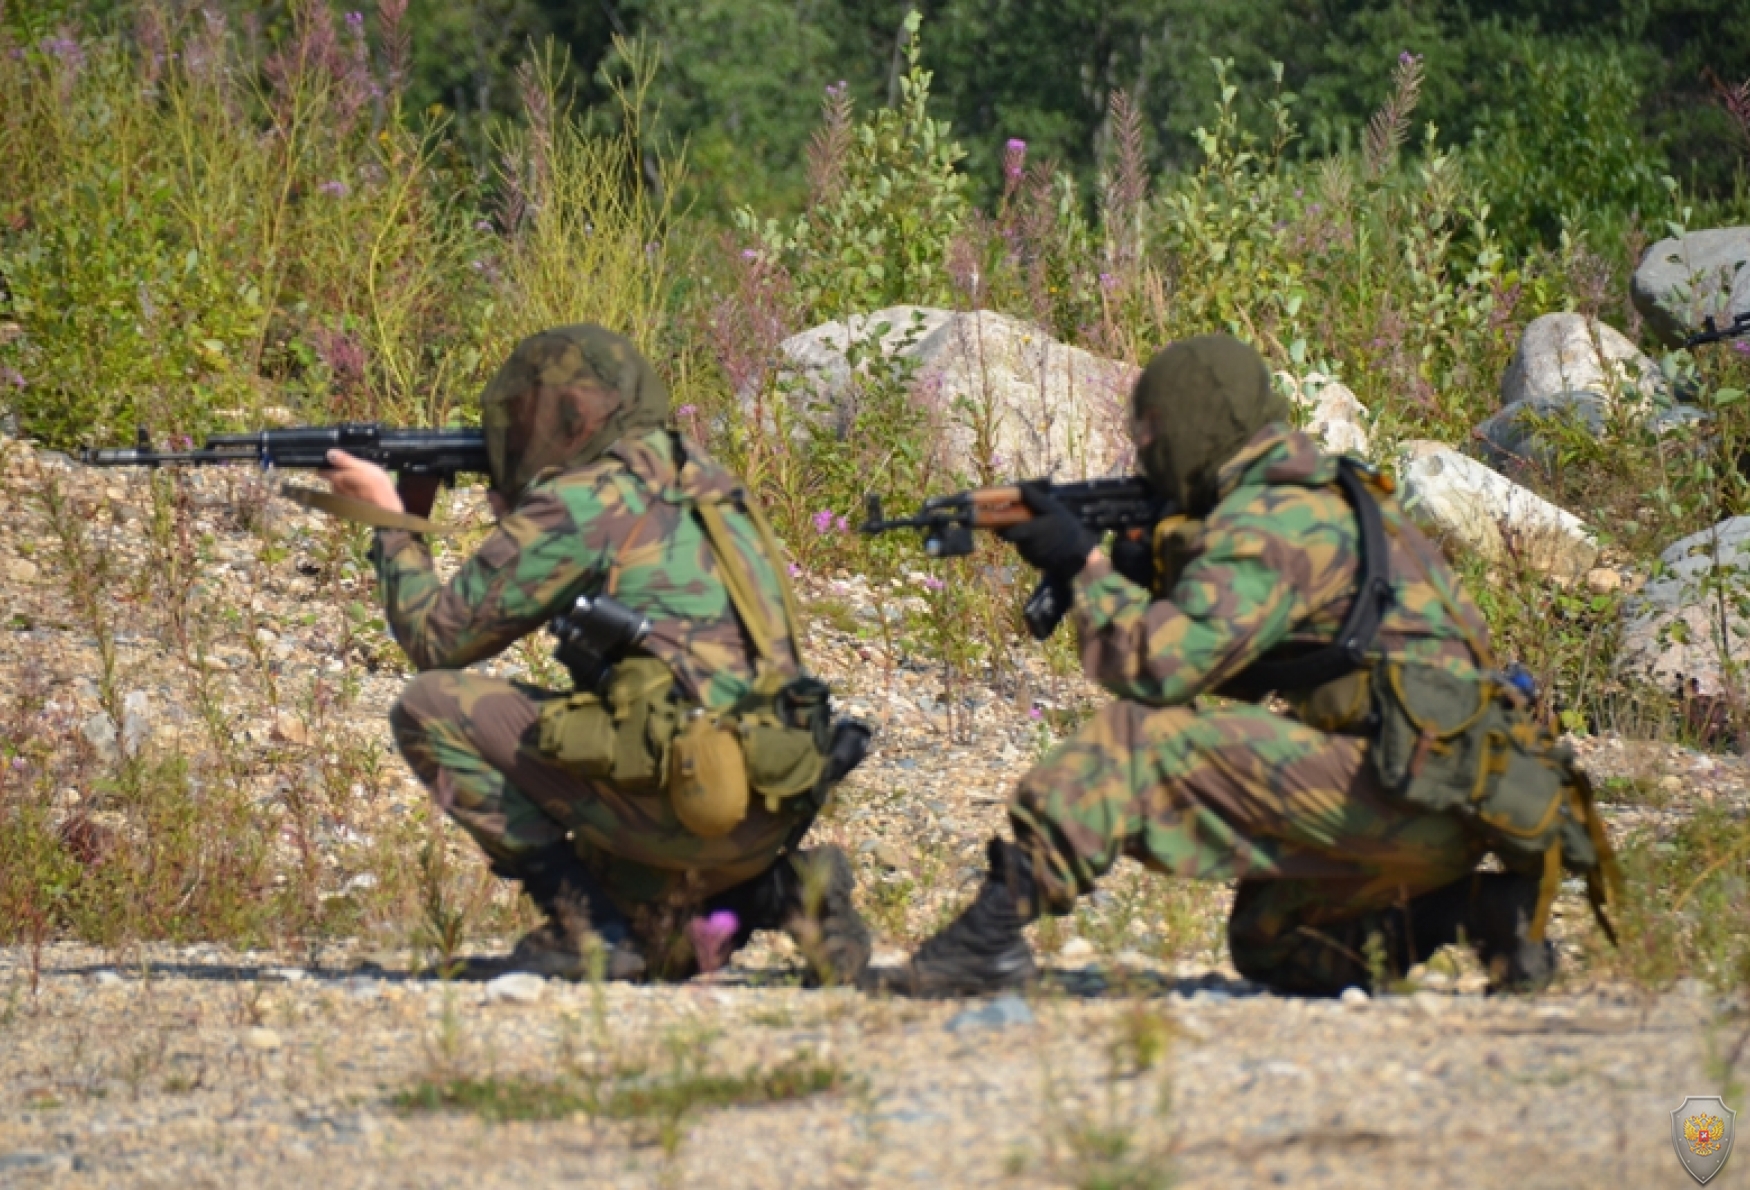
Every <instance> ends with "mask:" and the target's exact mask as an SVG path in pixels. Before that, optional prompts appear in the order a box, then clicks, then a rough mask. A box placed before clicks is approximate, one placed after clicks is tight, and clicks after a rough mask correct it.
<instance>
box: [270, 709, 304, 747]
mask: <svg viewBox="0 0 1750 1190" xmlns="http://www.w3.org/2000/svg"><path fill="white" fill-rule="evenodd" d="M273 738H274V739H276V740H278V741H280V742H281V743H282V744H308V743H309V742H310V729H309V728H308V727H305V726H304V721H303V720H302V719H300V718H298V717H297V716H296V715H280V716H278V717H277V718H275V719H274V721H273Z"/></svg>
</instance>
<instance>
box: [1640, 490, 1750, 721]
mask: <svg viewBox="0 0 1750 1190" xmlns="http://www.w3.org/2000/svg"><path fill="white" fill-rule="evenodd" d="M1659 560H1660V562H1661V563H1663V567H1662V570H1663V573H1662V574H1661V575H1660V576H1659V577H1658V578H1656V579H1654V580H1653V581H1652V582H1649V583H1648V584H1647V585H1646V588H1645V589H1644V590H1642V591H1641V593H1640V594H1639V595H1638V596H1636V597H1635V598H1633V599H1631V600H1629V601H1627V602H1626V603H1625V604H1624V605H1623V609H1622V616H1623V630H1622V640H1621V642H1620V645H1619V647H1618V649H1617V654H1616V664H1617V669H1618V671H1619V672H1620V673H1622V674H1623V675H1624V676H1627V677H1635V678H1640V679H1643V680H1645V681H1650V682H1652V683H1653V684H1654V685H1657V686H1660V687H1663V688H1665V689H1667V690H1682V691H1685V692H1687V693H1689V694H1693V695H1699V696H1702V697H1707V698H1714V697H1719V696H1720V695H1722V694H1724V693H1725V692H1726V689H1727V685H1728V680H1729V679H1728V676H1727V674H1728V670H1729V668H1732V667H1736V666H1742V665H1745V664H1746V663H1750V516H1739V517H1731V518H1729V519H1728V520H1724V521H1721V522H1720V523H1719V524H1717V525H1715V526H1714V527H1713V528H1712V529H1704V530H1703V531H1701V532H1700V533H1693V534H1691V535H1690V536H1688V537H1685V538H1683V540H1681V541H1678V542H1676V543H1674V544H1672V545H1671V546H1670V547H1668V548H1667V549H1666V550H1665V552H1664V553H1662V554H1660V555H1659ZM1736 682H1737V686H1738V693H1740V694H1741V693H1743V688H1744V679H1743V676H1742V675H1739V676H1738V677H1737V679H1736Z"/></svg>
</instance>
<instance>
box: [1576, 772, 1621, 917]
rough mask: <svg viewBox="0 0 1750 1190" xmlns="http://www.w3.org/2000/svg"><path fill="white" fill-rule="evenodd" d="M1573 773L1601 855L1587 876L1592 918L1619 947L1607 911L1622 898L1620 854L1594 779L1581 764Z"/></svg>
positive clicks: (1578, 798) (1588, 830)
mask: <svg viewBox="0 0 1750 1190" xmlns="http://www.w3.org/2000/svg"><path fill="white" fill-rule="evenodd" d="M1573 773H1574V786H1573V789H1574V800H1575V801H1576V802H1578V803H1579V808H1580V814H1581V816H1582V818H1583V819H1584V820H1585V823H1586V834H1587V837H1589V838H1590V839H1591V840H1592V850H1593V851H1595V852H1597V854H1598V866H1597V867H1595V868H1593V869H1592V870H1591V871H1590V872H1588V873H1586V899H1587V900H1588V901H1590V902H1591V904H1592V916H1593V917H1594V918H1596V919H1597V920H1598V928H1599V929H1601V930H1603V931H1604V936H1605V937H1606V938H1609V939H1610V944H1611V945H1612V946H1615V945H1616V929H1615V927H1613V926H1612V925H1611V924H1610V917H1609V915H1608V914H1607V913H1606V912H1605V910H1606V909H1607V908H1608V907H1609V905H1610V903H1611V901H1613V900H1617V901H1620V900H1621V899H1622V868H1621V866H1620V865H1618V864H1617V862H1616V851H1615V849H1614V848H1612V847H1611V845H1610V836H1609V835H1606V834H1605V833H1604V820H1603V819H1602V818H1600V817H1599V816H1598V806H1597V804H1596V802H1595V801H1594V800H1593V794H1592V778H1591V777H1589V776H1587V775H1586V774H1585V772H1583V771H1582V770H1581V769H1580V768H1579V766H1578V765H1576V766H1574V768H1573Z"/></svg>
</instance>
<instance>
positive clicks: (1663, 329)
mask: <svg viewBox="0 0 1750 1190" xmlns="http://www.w3.org/2000/svg"><path fill="white" fill-rule="evenodd" d="M1629 293H1630V295H1631V296H1632V297H1633V298H1634V303H1635V309H1637V310H1639V311H1640V312H1641V316H1642V317H1643V318H1645V319H1646V320H1647V328H1648V329H1649V330H1651V331H1652V332H1653V333H1654V334H1655V335H1657V336H1658V337H1659V338H1660V340H1662V341H1663V342H1665V343H1669V344H1672V345H1673V346H1675V345H1676V344H1678V343H1681V342H1682V341H1683V340H1684V338H1685V337H1687V336H1688V335H1689V334H1690V333H1691V332H1693V331H1698V330H1700V329H1701V327H1702V323H1703V320H1704V319H1706V318H1708V317H1709V316H1712V317H1713V319H1714V320H1715V322H1716V323H1718V324H1720V325H1725V324H1726V323H1729V322H1731V321H1732V319H1733V317H1734V316H1736V315H1738V314H1743V313H1750V227H1715V228H1709V229H1707V230H1706V231H1692V232H1690V233H1689V234H1688V235H1686V236H1682V237H1681V238H1678V239H1665V240H1660V241H1659V242H1658V243H1656V244H1654V245H1653V246H1652V247H1651V248H1648V249H1647V254H1646V255H1645V256H1643V257H1642V258H1641V263H1640V264H1639V266H1637V267H1636V269H1635V275H1634V282H1633V284H1632V285H1631V286H1630V289H1629Z"/></svg>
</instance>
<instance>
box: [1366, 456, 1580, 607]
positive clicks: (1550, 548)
mask: <svg viewBox="0 0 1750 1190" xmlns="http://www.w3.org/2000/svg"><path fill="white" fill-rule="evenodd" d="M1402 451H1403V454H1402V459H1401V462H1400V466H1399V468H1398V478H1399V481H1400V483H1401V485H1402V488H1403V498H1404V507H1405V508H1406V509H1407V510H1408V511H1409V513H1410V515H1411V516H1413V517H1414V518H1415V519H1416V520H1417V521H1419V522H1421V523H1422V524H1423V525H1424V526H1425V527H1427V528H1428V529H1430V530H1432V531H1433V532H1434V533H1435V535H1436V536H1439V537H1443V538H1447V539H1450V540H1453V541H1456V542H1458V543H1460V544H1462V545H1463V546H1465V547H1466V548H1468V549H1470V550H1472V551H1473V552H1475V553H1477V554H1478V555H1480V556H1481V557H1483V558H1484V559H1486V560H1487V561H1489V562H1491V563H1495V564H1497V565H1524V566H1529V567H1531V568H1532V569H1534V570H1539V571H1542V572H1543V573H1545V574H1551V575H1555V576H1556V577H1558V578H1562V579H1569V580H1572V579H1578V578H1580V577H1581V576H1583V575H1584V574H1585V573H1586V572H1587V571H1588V570H1590V569H1591V568H1592V564H1593V563H1594V562H1596V561H1597V560H1598V543H1597V541H1596V540H1594V538H1593V536H1592V532H1591V530H1590V529H1588V528H1587V527H1586V525H1585V524H1584V523H1583V522H1582V521H1581V520H1580V518H1579V517H1577V516H1575V515H1574V514H1573V513H1571V512H1568V511H1567V510H1566V509H1562V508H1558V507H1556V506H1555V505H1554V504H1551V503H1550V502H1549V501H1548V500H1545V499H1544V498H1543V497H1542V496H1539V495H1537V494H1536V493H1535V492H1531V491H1528V490H1527V489H1525V488H1522V487H1520V486H1519V485H1518V484H1516V483H1514V482H1513V481H1512V480H1510V479H1508V478H1507V477H1506V476H1504V475H1501V474H1499V473H1497V472H1495V471H1491V470H1490V469H1489V468H1487V467H1485V466H1483V465H1482V464H1481V463H1479V462H1477V461H1476V460H1475V459H1473V458H1469V457H1468V456H1465V455H1462V454H1459V453H1458V452H1457V451H1456V450H1453V449H1452V448H1451V447H1450V446H1447V445H1445V444H1443V443H1440V442H1427V441H1413V442H1406V443H1405V444H1404V445H1403V447H1402Z"/></svg>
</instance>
